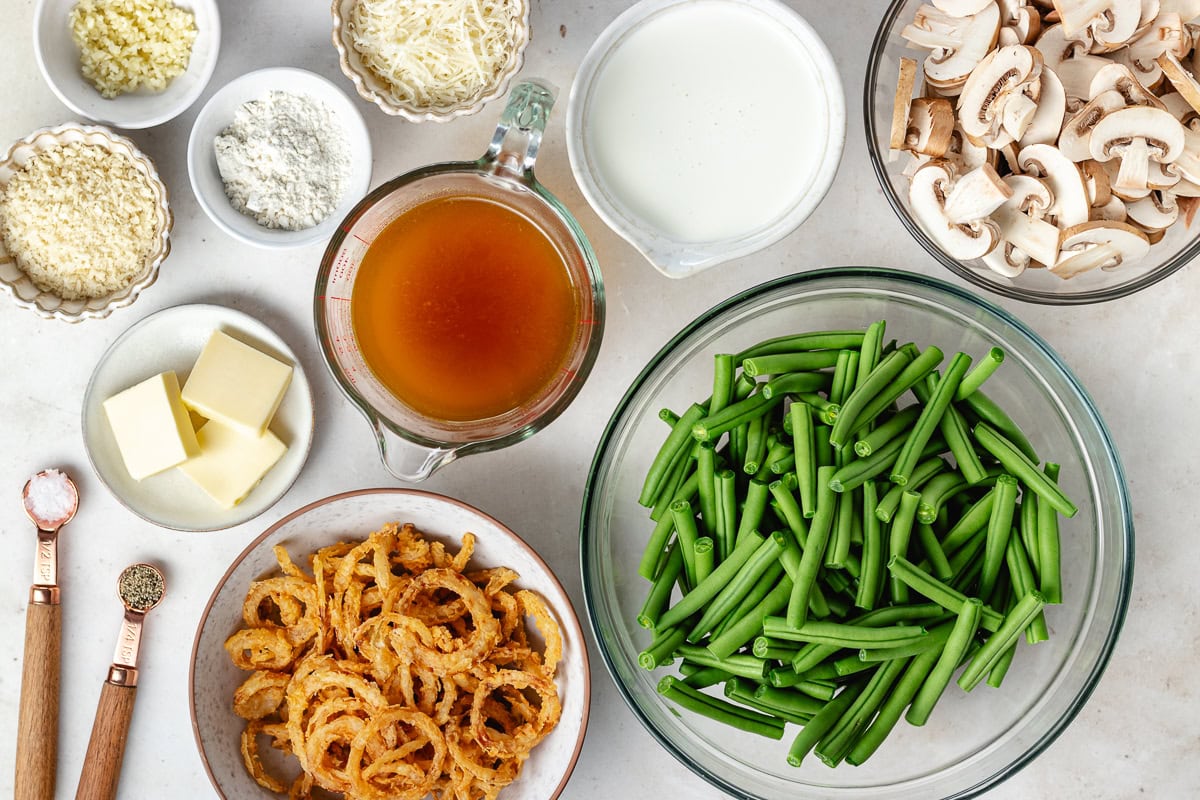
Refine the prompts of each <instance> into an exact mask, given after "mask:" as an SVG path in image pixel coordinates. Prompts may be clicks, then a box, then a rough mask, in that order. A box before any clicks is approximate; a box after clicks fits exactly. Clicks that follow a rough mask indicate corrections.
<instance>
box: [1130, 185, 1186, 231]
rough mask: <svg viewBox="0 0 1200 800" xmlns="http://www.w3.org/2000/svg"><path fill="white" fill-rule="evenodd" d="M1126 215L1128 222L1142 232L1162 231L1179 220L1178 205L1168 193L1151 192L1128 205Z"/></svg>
mask: <svg viewBox="0 0 1200 800" xmlns="http://www.w3.org/2000/svg"><path fill="white" fill-rule="evenodd" d="M1128 213H1129V222H1131V223H1133V224H1134V225H1137V226H1138V227H1139V228H1141V229H1142V230H1143V231H1145V232H1147V233H1150V232H1152V231H1164V230H1166V229H1167V228H1169V227H1171V226H1172V225H1174V224H1175V220H1177V219H1179V205H1178V204H1177V203H1176V202H1175V196H1174V195H1173V194H1171V193H1169V192H1151V193H1150V194H1148V195H1146V196H1145V197H1143V198H1142V199H1141V200H1138V201H1137V202H1136V203H1130V205H1129V208H1128Z"/></svg>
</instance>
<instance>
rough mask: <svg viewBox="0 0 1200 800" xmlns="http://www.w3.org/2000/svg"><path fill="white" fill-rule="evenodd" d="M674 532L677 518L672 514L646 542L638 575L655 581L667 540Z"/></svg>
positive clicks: (663, 520) (661, 522)
mask: <svg viewBox="0 0 1200 800" xmlns="http://www.w3.org/2000/svg"><path fill="white" fill-rule="evenodd" d="M674 532H675V517H674V516H672V515H670V514H667V515H666V516H664V517H663V518H662V519H660V520H659V521H658V522H657V523H656V524H655V525H654V530H653V531H651V532H650V538H649V539H648V540H647V541H646V547H645V549H644V550H642V558H641V560H640V561H638V575H641V576H642V577H643V578H645V579H646V580H648V581H653V580H654V576H655V575H657V574H658V572H659V566H660V565H661V563H662V560H663V553H664V552H666V549H667V540H668V539H670V538H671V534H672V533H674Z"/></svg>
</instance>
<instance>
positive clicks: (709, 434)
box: [671, 393, 782, 442]
mask: <svg viewBox="0 0 1200 800" xmlns="http://www.w3.org/2000/svg"><path fill="white" fill-rule="evenodd" d="M781 399H782V398H776V399H774V400H772V399H771V398H769V397H767V396H766V395H764V394H762V393H759V394H752V395H750V396H749V397H747V398H746V399H745V400H739V401H737V402H736V403H731V404H729V405H727V406H725V408H723V409H721V410H720V411H718V412H717V413H716V414H709V415H708V416H705V417H703V418H701V419H699V420H697V421H696V422H695V423H694V424H693V425H692V429H691V430H692V436H693V438H695V439H696V440H697V441H701V442H704V441H710V442H715V441H716V440H717V439H719V438H721V434H724V433H728V432H729V431H731V430H733V429H734V428H736V427H738V426H739V425H741V424H742V423H744V422H749V421H750V420H752V419H755V418H756V417H761V416H763V415H764V414H766V413H767V412H768V411H770V410H771V409H772V408H773V407H774V406H776V405H777V404H778V403H779V402H780V400H781ZM671 433H672V434H674V430H672V431H671Z"/></svg>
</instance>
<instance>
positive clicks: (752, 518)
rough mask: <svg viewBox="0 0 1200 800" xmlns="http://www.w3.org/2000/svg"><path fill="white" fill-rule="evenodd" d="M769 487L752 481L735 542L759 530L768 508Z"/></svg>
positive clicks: (757, 481)
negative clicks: (764, 512)
mask: <svg viewBox="0 0 1200 800" xmlns="http://www.w3.org/2000/svg"><path fill="white" fill-rule="evenodd" d="M767 487H768V484H766V483H764V482H763V481H760V480H757V479H753V480H751V481H750V483H749V484H748V488H747V490H746V502H745V504H744V505H743V506H742V518H741V521H740V522H739V523H738V530H737V537H736V539H735V542H740V541H742V538H743V537H744V536H746V535H747V534H749V533H752V532H754V531H756V530H758V526H759V523H761V522H762V516H763V511H765V510H766V508H767V495H768V489H767Z"/></svg>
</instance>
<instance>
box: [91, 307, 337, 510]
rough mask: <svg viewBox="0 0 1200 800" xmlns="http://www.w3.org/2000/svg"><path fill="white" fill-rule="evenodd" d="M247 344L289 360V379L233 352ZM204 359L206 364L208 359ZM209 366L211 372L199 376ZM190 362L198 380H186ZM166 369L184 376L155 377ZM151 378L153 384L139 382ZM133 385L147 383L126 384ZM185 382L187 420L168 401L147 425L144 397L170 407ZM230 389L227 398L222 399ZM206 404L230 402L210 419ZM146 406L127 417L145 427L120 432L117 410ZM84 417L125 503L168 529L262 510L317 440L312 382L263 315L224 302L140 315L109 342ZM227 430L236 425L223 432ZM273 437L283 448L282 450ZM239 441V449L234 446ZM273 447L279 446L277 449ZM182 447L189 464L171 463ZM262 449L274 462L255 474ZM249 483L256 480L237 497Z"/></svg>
mask: <svg viewBox="0 0 1200 800" xmlns="http://www.w3.org/2000/svg"><path fill="white" fill-rule="evenodd" d="M214 334H218V335H217V336H214ZM226 337H228V339H226ZM230 340H231V341H230ZM222 344H225V345H227V347H224V348H223V347H222V346H221V345H222ZM242 346H248V347H249V348H252V349H253V350H254V351H257V353H258V354H260V355H261V356H262V357H265V358H268V359H269V360H271V361H272V362H277V363H279V364H282V365H286V366H289V367H290V368H291V375H290V379H289V380H286V381H283V380H282V378H277V379H276V380H273V381H272V380H267V379H266V377H267V376H266V374H265V372H266V371H264V370H262V369H257V370H255V369H254V367H253V356H250V362H249V363H246V362H241V363H239V362H238V360H237V359H236V358H234V359H233V360H230V354H229V352H228V347H232V348H233V349H234V350H235V351H236V350H238V349H239V348H241V347H242ZM202 354H203V360H201V356H202ZM235 355H236V353H235ZM246 355H249V354H246ZM205 363H207V364H208V366H207V367H204V366H202V365H203V364H205ZM202 370H204V371H206V372H208V375H207V376H205V375H201V374H200V373H201V371H202ZM193 371H195V372H196V373H197V380H196V381H194V382H193V383H192V386H191V387H190V388H189V387H188V379H189V377H191V373H192V372H193ZM170 372H173V373H174V374H175V376H176V379H177V384H176V385H175V387H174V388H172V386H171V381H170V379H167V380H166V381H161V382H160V381H158V380H156V376H159V375H161V374H162V373H170ZM146 381H149V385H143V382H146ZM160 383H165V384H166V388H165V389H164V388H161V387H160V386H159V384H160ZM281 383H282V385H285V386H286V389H285V390H284V391H283V393H282V399H280V400H279V403H278V408H277V409H274V410H273V411H272V406H273V403H274V399H275V396H276V395H275V394H273V393H277V392H278V391H279V388H280V385H281ZM134 387H140V388H141V391H136V392H132V393H129V394H123V393H127V392H129V391H130V390H131V389H132V388H134ZM178 387H183V392H182V394H183V395H184V396H187V397H188V398H189V406H191V407H192V408H189V409H187V410H185V411H183V415H184V419H182V420H178V419H176V420H174V421H172V420H171V419H170V412H169V411H165V412H164V413H163V414H159V420H160V421H161V423H162V424H161V425H154V424H151V423H152V421H153V417H154V416H155V414H156V413H157V412H156V409H155V408H152V407H151V406H150V405H146V407H145V408H142V407H141V405H140V404H143V403H144V404H152V403H156V402H157V403H159V404H160V405H162V406H163V408H165V404H167V403H169V402H170V401H171V400H172V399H174V400H175V401H178V400H179V399H180V398H179V394H180V392H179V390H178ZM231 389H232V390H233V391H230V390H231ZM222 395H224V396H225V397H226V398H230V400H224V401H222ZM113 398H119V399H118V400H116V401H114V400H113ZM214 398H215V399H214ZM207 402H213V403H215V404H217V405H218V406H219V405H221V404H222V402H224V403H225V404H226V405H225V406H223V407H222V408H214V409H213V410H210V411H206V413H207V414H209V415H210V416H212V417H213V418H212V419H208V420H207V421H206V418H203V417H201V416H200V415H199V414H197V413H195V411H194V410H193V409H194V407H197V406H199V407H204V408H208V407H209V406H207V405H206V403H207ZM231 402H232V405H230V403H231ZM106 404H107V406H108V408H107V409H106ZM163 408H160V409H157V411H162V410H163ZM138 414H140V415H141V418H142V419H143V420H144V422H143V423H142V424H141V425H140V426H132V425H131V426H127V427H128V428H131V429H133V428H136V429H137V430H134V431H133V432H134V433H141V434H148V435H144V436H143V438H141V439H137V438H134V439H132V440H130V438H129V434H128V433H127V432H126V431H123V430H121V419H122V417H124V418H125V419H130V418H134V419H136V417H137V415H138ZM218 415H223V420H224V421H223V424H222V423H220V422H217V416H218ZM163 416H166V417H167V419H166V420H165V421H164V420H163ZM176 416H178V408H177V409H176ZM263 419H266V420H267V421H268V424H267V428H266V429H265V431H266V432H265V434H264V438H262V439H258V438H257V436H256V433H255V430H250V428H255V429H256V430H257V427H258V426H259V425H260V424H261V421H262V420H263ZM210 426H214V427H212V428H210ZM82 427H83V439H84V444H85V446H86V448H87V453H88V458H89V460H90V461H91V463H92V467H93V469H94V470H95V471H96V474H97V475H98V476H99V477H100V480H101V481H102V482H103V483H104V484H105V486H107V487H108V489H109V490H110V491H111V492H112V493H113V495H114V496H116V498H117V499H118V500H119V501H120V502H121V503H122V504H123V505H125V506H126V507H127V508H129V510H131V511H133V512H134V513H135V514H137V515H138V516H140V517H142V518H143V519H145V520H147V521H149V522H152V523H154V524H156V525H160V526H162V527H164V528H172V529H174V530H181V531H209V530H220V529H224V528H229V527H232V526H234V525H239V524H241V523H243V522H247V521H249V520H251V519H253V518H254V517H256V516H258V515H259V514H261V513H262V512H264V511H266V510H267V509H268V508H270V507H271V506H272V505H274V504H275V502H276V501H278V500H279V499H280V498H281V497H283V495H284V494H285V493H286V492H287V490H288V489H289V488H290V487H291V485H292V483H293V482H294V481H295V479H296V477H297V476H298V475H299V474H300V470H301V468H302V467H303V466H304V461H305V459H306V458H307V456H308V450H309V446H310V444H311V443H312V432H313V403H312V392H311V389H310V388H309V385H308V379H307V377H306V376H305V374H304V369H303V367H301V365H300V362H299V361H298V360H297V359H296V355H295V353H294V352H293V351H292V350H291V348H290V347H288V345H287V343H286V342H284V341H283V339H281V338H280V337H279V336H278V335H276V334H275V333H274V332H273V331H272V330H271V329H270V328H268V327H267V326H266V325H264V324H263V323H262V322H259V321H258V320H256V319H255V318H253V317H251V316H249V315H247V314H244V313H242V312H240V311H235V310H234V309H231V308H225V307H223V306H216V305H205V304H193V305H183V306H175V307H173V308H167V309H164V310H163V311H159V312H157V313H155V314H151V315H150V316H148V317H146V318H144V319H142V320H141V321H140V322H137V323H135V324H134V325H133V326H132V327H130V328H129V329H128V330H126V331H125V332H124V333H123V334H121V336H120V337H118V338H117V340H116V341H115V342H113V344H112V345H111V346H110V347H109V349H108V351H107V352H106V353H105V354H104V356H103V357H102V358H101V359H100V363H99V364H98V365H97V366H96V369H95V371H94V372H93V373H92V379H91V382H90V383H89V384H88V388H87V392H86V393H85V395H84V401H83V420H82ZM177 428H178V430H177ZM206 428H207V429H209V430H207V431H206V430H205V429H206ZM218 428H219V429H218ZM235 428H236V429H237V430H236V431H234V429H235ZM227 430H229V431H233V433H231V435H228V436H225V435H222V434H223V433H224V432H225V431H227ZM193 431H195V432H196V437H195V439H193V438H192V437H191V434H192V432H193ZM180 434H181V435H180ZM177 437H178V438H177ZM180 440H182V443H181V442H180ZM273 440H277V441H278V443H281V444H282V445H283V446H284V447H286V450H285V451H284V452H283V454H282V456H278V453H277V449H278V445H277V444H275V441H273ZM196 441H198V443H199V447H200V448H202V451H201V450H200V449H197V445H196V444H195V442H196ZM243 444H244V445H245V447H244V448H243V447H242V445H243ZM231 447H232V448H240V449H239V450H238V451H237V452H230V451H229V449H228V448H231ZM272 447H274V448H275V449H276V452H271V448H272ZM133 448H136V452H134V450H133ZM123 449H124V453H123V452H122V451H123ZM184 451H186V453H184ZM173 453H175V454H176V455H173ZM184 457H186V459H187V460H184V461H183V462H182V464H180V465H178V466H170V467H168V468H163V465H164V464H167V463H173V462H174V461H177V460H180V459H182V458H184ZM276 457H277V458H278V460H274V459H275V458H276ZM131 459H137V460H136V461H131ZM264 459H266V461H272V462H273V463H272V464H271V465H270V466H269V468H267V469H266V471H265V474H261V480H259V477H260V475H259V473H260V472H261V469H259V468H258V467H260V466H261V465H262V464H265V463H266V461H264ZM256 462H258V466H256ZM131 467H132V468H133V472H136V473H138V474H139V475H142V474H144V473H145V472H147V471H151V472H153V474H149V475H148V476H145V477H141V478H140V479H138V478H135V477H134V475H132V474H131ZM247 487H252V488H250V489H249V493H248V494H245V497H244V499H240V500H238V499H237V498H238V497H239V495H241V494H242V493H244V492H245V490H246V488H247ZM230 504H232V505H230ZM226 505H230V507H225V506H226Z"/></svg>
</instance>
